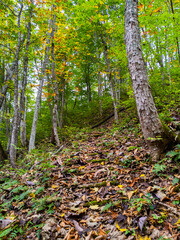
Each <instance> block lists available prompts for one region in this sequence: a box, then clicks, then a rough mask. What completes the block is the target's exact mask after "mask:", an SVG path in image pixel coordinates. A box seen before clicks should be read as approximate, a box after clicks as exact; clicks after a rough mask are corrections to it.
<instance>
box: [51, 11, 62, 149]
mask: <svg viewBox="0 0 180 240" xmlns="http://www.w3.org/2000/svg"><path fill="white" fill-rule="evenodd" d="M53 7H54V6H53ZM55 21H56V16H55V15H54V16H53V20H52V32H51V38H52V47H51V59H52V69H51V71H52V78H53V83H54V92H55V104H54V108H53V118H52V123H53V133H54V136H55V141H56V145H57V146H60V141H59V136H58V130H57V116H58V103H59V91H58V90H59V89H58V87H59V86H58V82H57V78H56V73H55V57H54V32H55Z"/></svg>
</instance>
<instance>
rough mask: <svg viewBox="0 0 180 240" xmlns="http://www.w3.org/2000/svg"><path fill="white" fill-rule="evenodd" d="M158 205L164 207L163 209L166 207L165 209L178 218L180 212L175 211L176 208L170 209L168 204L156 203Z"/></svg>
mask: <svg viewBox="0 0 180 240" xmlns="http://www.w3.org/2000/svg"><path fill="white" fill-rule="evenodd" d="M158 204H159V205H162V206H164V207H166V208H169V209H170V210H171V212H172V213H174V214H175V215H177V216H180V212H178V210H177V209H176V208H174V207H171V206H169V205H168V204H166V203H162V202H158Z"/></svg>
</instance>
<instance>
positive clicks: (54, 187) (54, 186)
mask: <svg viewBox="0 0 180 240" xmlns="http://www.w3.org/2000/svg"><path fill="white" fill-rule="evenodd" d="M51 188H53V189H56V188H59V186H58V185H55V184H53V185H52V186H51Z"/></svg>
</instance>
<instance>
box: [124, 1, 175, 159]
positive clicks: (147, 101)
mask: <svg viewBox="0 0 180 240" xmlns="http://www.w3.org/2000/svg"><path fill="white" fill-rule="evenodd" d="M137 4H138V1H137V0H126V6H125V41H126V52H127V57H128V67H129V72H130V76H131V79H132V84H133V91H134V96H135V99H136V105H137V111H138V116H139V120H140V124H141V129H142V132H143V135H144V138H145V140H146V142H147V144H148V146H149V149H150V154H151V158H152V161H157V160H158V159H159V157H160V154H161V153H162V152H163V151H165V150H166V149H167V147H169V146H170V145H172V144H173V143H175V138H174V136H173V134H172V133H171V132H170V131H169V129H168V128H166V127H165V126H163V125H162V123H161V121H160V119H159V116H158V113H157V109H156V107H155V104H154V100H153V97H152V92H151V88H150V86H149V82H148V76H147V71H146V67H145V63H144V59H143V56H142V50H141V39H140V32H139V22H138V10H137Z"/></svg>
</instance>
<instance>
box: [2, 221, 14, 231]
mask: <svg viewBox="0 0 180 240" xmlns="http://www.w3.org/2000/svg"><path fill="white" fill-rule="evenodd" d="M10 223H12V220H11V219H1V220H0V229H3V228H5V227H7V226H8V225H9V224H10Z"/></svg>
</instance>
